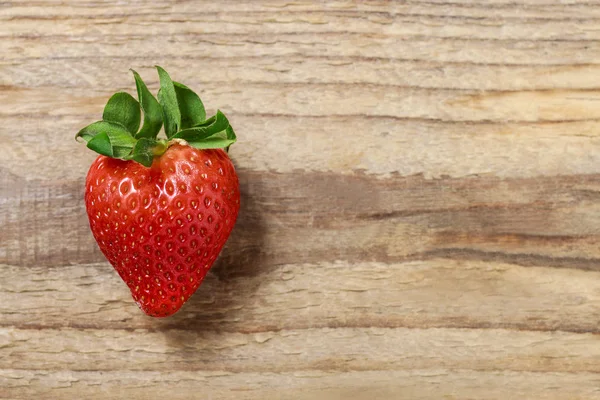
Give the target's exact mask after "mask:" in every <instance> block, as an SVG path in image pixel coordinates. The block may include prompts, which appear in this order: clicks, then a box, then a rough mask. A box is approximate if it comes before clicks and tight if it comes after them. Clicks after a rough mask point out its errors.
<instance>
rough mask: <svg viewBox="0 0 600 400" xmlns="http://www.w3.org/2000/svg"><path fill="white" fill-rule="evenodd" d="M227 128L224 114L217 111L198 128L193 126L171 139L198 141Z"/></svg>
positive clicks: (227, 122)
mask: <svg viewBox="0 0 600 400" xmlns="http://www.w3.org/2000/svg"><path fill="white" fill-rule="evenodd" d="M228 126H229V121H228V120H227V117H225V114H223V113H222V112H221V111H217V114H215V115H214V116H213V117H211V118H209V119H207V120H206V121H205V122H203V123H202V124H200V125H199V126H195V127H193V128H189V129H183V130H181V131H179V132H177V133H176V134H175V135H174V136H173V139H183V140H185V141H188V142H190V141H196V142H197V141H200V140H203V139H206V138H208V137H210V136H212V135H215V134H217V133H219V132H223V131H225V130H226V129H227V127H228Z"/></svg>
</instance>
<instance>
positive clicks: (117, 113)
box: [77, 67, 240, 317]
mask: <svg viewBox="0 0 600 400" xmlns="http://www.w3.org/2000/svg"><path fill="white" fill-rule="evenodd" d="M158 70H159V75H160V78H161V91H160V92H159V96H158V98H159V101H160V104H159V102H157V101H156V99H154V97H153V96H152V95H151V94H150V92H149V91H148V89H147V88H146V86H145V85H144V83H143V81H142V80H141V78H140V77H139V76H138V75H137V74H136V73H135V72H134V74H135V78H136V83H137V88H138V96H139V98H140V102H139V103H138V102H137V101H136V100H135V99H133V98H132V97H131V96H129V95H127V94H125V93H117V94H115V95H113V97H111V99H110V100H109V102H108V104H107V106H106V107H105V110H104V116H103V121H99V122H96V123H94V124H91V125H89V126H88V127H86V128H84V129H82V130H81V131H80V132H79V133H78V135H77V136H78V137H81V138H83V139H84V140H86V141H87V144H88V147H89V148H91V149H93V150H95V151H97V152H98V153H100V154H103V155H101V156H99V157H98V158H97V159H96V160H95V161H94V163H93V164H92V166H91V167H90V170H89V172H88V175H87V180H86V191H85V204H86V209H87V213H88V218H89V222H90V227H91V230H92V234H93V235H94V238H95V239H96V242H98V246H99V247H100V250H101V251H102V253H103V254H104V255H105V256H106V258H107V259H108V261H109V262H110V263H111V264H112V266H113V267H114V268H115V269H116V270H117V272H118V273H119V275H120V276H121V278H122V279H123V280H124V281H125V283H126V284H127V286H129V289H130V290H131V293H132V295H133V298H134V300H135V302H136V303H137V304H138V306H139V307H140V308H141V309H142V310H143V311H144V312H145V313H146V314H148V315H150V316H154V317H165V316H168V315H172V314H174V313H175V312H176V311H177V310H179V309H180V308H181V306H182V305H183V304H184V303H185V302H186V301H187V300H188V299H189V298H190V296H191V295H192V294H193V293H194V292H195V291H196V289H197V288H198V286H200V283H201V282H202V280H203V279H204V277H205V276H206V273H207V272H208V270H209V269H210V267H211V266H212V264H213V263H214V261H215V260H216V258H217V256H218V255H219V253H220V251H221V249H222V248H223V246H224V244H225V242H226V241H227V238H228V237H229V234H230V233H231V230H232V229H233V226H234V224H235V221H236V218H237V215H238V211H239V206H240V192H239V183H238V178H237V175H236V172H235V169H234V167H233V164H232V163H231V160H230V159H229V157H228V156H227V153H226V152H225V151H224V150H221V149H219V147H225V148H227V147H228V146H230V145H231V144H232V143H233V142H235V140H236V138H235V134H234V132H233V129H232V128H231V126H230V125H229V122H228V121H227V119H226V118H225V116H224V115H223V114H222V113H220V112H217V114H216V115H215V116H214V117H212V118H210V119H209V120H205V113H204V106H203V105H202V103H201V101H200V99H199V98H198V96H197V95H196V94H195V93H194V92H192V91H191V90H190V89H188V88H187V87H185V86H183V85H181V84H178V83H176V82H172V81H171V80H170V78H169V76H168V74H167V73H166V72H165V71H164V70H162V69H161V68H160V67H158ZM140 105H141V108H142V109H143V111H144V125H143V127H142V128H141V130H139V132H138V127H139V124H140V110H139V109H140ZM136 120H137V122H136ZM162 121H164V124H165V132H166V134H167V140H159V139H157V138H156V137H157V134H158V131H159V130H160V128H161V125H162Z"/></svg>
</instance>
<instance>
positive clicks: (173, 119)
mask: <svg viewBox="0 0 600 400" xmlns="http://www.w3.org/2000/svg"><path fill="white" fill-rule="evenodd" d="M156 69H157V70H158V77H159V79H160V91H159V92H158V102H159V103H160V105H161V106H162V113H163V121H164V124H165V133H166V134H167V137H168V138H171V137H172V136H173V135H175V134H176V133H177V131H178V130H179V127H180V126H181V112H180V111H179V105H178V104H177V94H176V93H175V86H174V85H173V81H172V80H171V77H170V76H169V74H168V73H167V71H165V70H164V69H162V68H161V67H159V66H156Z"/></svg>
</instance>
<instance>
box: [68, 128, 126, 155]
mask: <svg viewBox="0 0 600 400" xmlns="http://www.w3.org/2000/svg"><path fill="white" fill-rule="evenodd" d="M77 137H81V138H82V139H83V140H85V141H86V142H87V143H88V144H87V146H88V147H89V148H90V149H92V150H94V151H95V152H97V153H100V154H103V155H105V156H109V157H115V158H125V157H126V156H127V155H128V154H129V153H131V150H132V149H133V147H134V146H135V143H136V140H135V139H134V138H133V137H132V136H131V134H130V133H129V131H128V130H127V129H126V128H125V127H124V126H123V125H121V124H117V123H114V122H108V121H98V122H94V123H93V124H91V125H88V126H86V127H85V128H83V129H82V130H80V131H79V133H77Z"/></svg>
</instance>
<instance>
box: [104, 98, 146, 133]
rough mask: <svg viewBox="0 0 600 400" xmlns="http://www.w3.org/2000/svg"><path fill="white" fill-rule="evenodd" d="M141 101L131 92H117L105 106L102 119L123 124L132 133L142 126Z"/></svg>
mask: <svg viewBox="0 0 600 400" xmlns="http://www.w3.org/2000/svg"><path fill="white" fill-rule="evenodd" d="M141 115H142V114H141V111H140V103H138V101H137V100H136V99H134V98H133V97H132V96H131V95H130V94H129V93H125V92H117V93H115V94H113V95H112V96H111V98H110V99H109V100H108V103H106V106H105V107H104V113H103V114H102V119H103V120H104V121H108V122H116V123H118V124H121V125H123V126H124V127H125V128H126V129H127V130H128V131H129V132H130V133H131V135H135V133H136V132H137V130H138V128H139V127H140V118H141Z"/></svg>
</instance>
